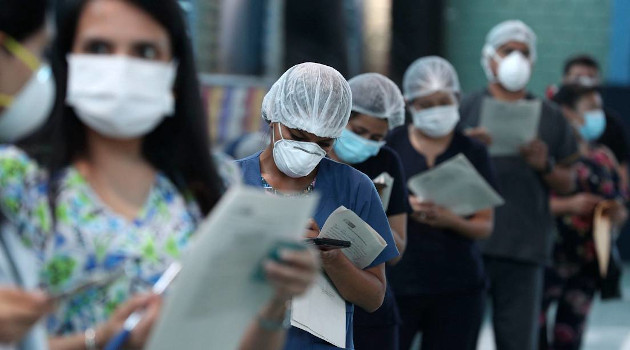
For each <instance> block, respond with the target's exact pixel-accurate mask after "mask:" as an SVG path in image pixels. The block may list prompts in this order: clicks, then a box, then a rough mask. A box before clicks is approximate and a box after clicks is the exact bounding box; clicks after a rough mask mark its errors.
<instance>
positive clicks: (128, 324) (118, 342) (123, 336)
mask: <svg viewBox="0 0 630 350" xmlns="http://www.w3.org/2000/svg"><path fill="white" fill-rule="evenodd" d="M181 269H182V265H181V264H180V263H178V262H174V263H172V264H171V265H170V266H169V267H168V268H167V269H166V271H164V273H163V274H162V276H160V279H158V281H157V282H155V284H154V285H153V288H152V291H153V294H156V295H162V294H163V293H164V291H166V288H168V286H169V285H170V284H171V282H173V280H174V279H175V277H177V274H178V273H179V271H181ZM143 315H144V312H143V311H135V312H134V313H132V314H131V315H129V317H127V319H126V320H125V323H124V324H123V329H122V331H120V332H119V333H118V334H116V336H115V337H113V338H112V339H111V340H110V341H109V342H108V343H107V346H106V347H105V350H118V349H122V348H123V345H124V344H125V342H127V339H129V336H130V335H131V331H133V329H134V328H136V326H137V325H138V323H140V321H141V320H142V316H143Z"/></svg>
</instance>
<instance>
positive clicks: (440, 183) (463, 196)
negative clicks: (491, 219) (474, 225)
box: [408, 154, 504, 216]
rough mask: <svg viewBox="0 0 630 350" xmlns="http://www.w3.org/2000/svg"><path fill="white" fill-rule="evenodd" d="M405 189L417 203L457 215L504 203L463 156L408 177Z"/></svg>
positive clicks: (469, 213)
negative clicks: (416, 199)
mask: <svg viewBox="0 0 630 350" xmlns="http://www.w3.org/2000/svg"><path fill="white" fill-rule="evenodd" d="M408 186H409V189H410V190H411V191H412V192H413V193H414V194H415V195H416V196H418V197H419V198H420V199H421V200H423V201H431V202H433V203H435V204H437V205H439V206H442V207H445V208H447V209H449V210H451V211H452V212H453V213H455V214H457V215H460V216H468V215H471V214H474V213H476V212H478V211H480V210H483V209H488V208H493V207H497V206H500V205H503V203H504V201H503V198H502V197H501V196H500V195H499V194H498V193H497V192H496V191H495V190H494V189H493V188H492V186H490V184H488V182H487V181H486V180H485V179H484V178H483V176H481V174H479V172H477V169H475V167H474V166H473V165H472V164H471V163H470V161H469V160H468V158H466V156H464V155H463V154H458V155H457V156H455V157H453V158H451V159H449V160H448V161H446V162H444V163H442V164H440V165H438V166H436V167H435V168H433V169H431V170H429V171H426V172H424V173H422V174H418V175H416V176H414V177H412V178H411V179H409V182H408Z"/></svg>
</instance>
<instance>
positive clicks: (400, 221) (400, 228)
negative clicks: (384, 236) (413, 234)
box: [387, 213, 407, 266]
mask: <svg viewBox="0 0 630 350" xmlns="http://www.w3.org/2000/svg"><path fill="white" fill-rule="evenodd" d="M387 220H388V221H389V227H391V229H392V235H393V236H394V242H395V243H396V248H398V252H399V253H400V254H399V255H398V256H397V257H395V258H393V259H391V260H389V261H388V262H387V265H390V266H393V265H396V264H397V263H398V262H399V261H400V259H402V256H403V254H404V253H405V249H406V248H407V213H403V214H396V215H391V216H388V217H387Z"/></svg>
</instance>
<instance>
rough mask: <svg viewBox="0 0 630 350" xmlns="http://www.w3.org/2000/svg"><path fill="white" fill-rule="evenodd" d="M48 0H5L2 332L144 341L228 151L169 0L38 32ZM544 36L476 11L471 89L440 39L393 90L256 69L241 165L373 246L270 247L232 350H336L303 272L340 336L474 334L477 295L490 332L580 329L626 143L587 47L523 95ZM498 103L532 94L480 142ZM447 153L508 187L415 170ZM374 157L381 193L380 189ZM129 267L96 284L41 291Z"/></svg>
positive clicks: (611, 285) (620, 202) (100, 12)
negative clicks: (263, 299)
mask: <svg viewBox="0 0 630 350" xmlns="http://www.w3.org/2000/svg"><path fill="white" fill-rule="evenodd" d="M45 8H46V3H45V1H44V0H28V1H22V2H20V3H18V2H16V1H12V0H0V9H1V10H2V11H1V12H0V46H2V48H3V49H2V50H0V141H2V142H3V143H6V145H3V146H0V210H1V213H2V214H1V216H0V225H1V226H0V229H1V232H0V238H1V239H0V243H2V247H0V248H2V249H0V252H1V254H0V282H1V283H2V284H1V285H0V344H7V345H6V347H7V348H16V349H32V350H39V349H47V348H50V349H88V350H91V349H100V348H104V347H105V345H106V344H108V343H109V342H110V340H112V339H113V338H114V337H115V336H116V335H117V334H118V333H119V332H120V331H121V330H122V329H123V327H124V323H125V320H126V319H127V317H128V316H129V315H130V314H132V313H134V312H136V311H139V310H143V312H144V316H143V318H142V320H141V321H140V323H139V324H138V326H137V327H135V328H134V330H133V331H132V333H131V336H130V337H129V339H128V340H127V342H126V344H125V348H143V347H144V346H145V345H146V341H147V339H148V338H149V336H150V334H151V330H152V328H153V325H154V324H155V323H156V321H157V320H158V319H159V317H160V315H161V312H162V304H163V300H162V298H161V297H159V296H156V295H153V294H151V293H150V292H149V289H150V286H151V284H152V283H153V282H155V280H156V279H157V278H158V277H159V276H160V275H161V274H162V273H163V272H164V270H165V269H166V268H167V267H168V266H169V265H170V264H171V263H173V262H174V261H177V260H178V259H179V258H180V257H181V256H182V255H183V254H185V252H186V250H187V249H189V247H190V246H191V245H194V242H195V241H194V237H195V232H196V230H197V228H198V227H199V225H200V223H201V221H202V220H203V218H204V217H205V216H207V215H208V214H209V213H210V212H211V211H212V209H213V208H214V207H215V205H216V204H217V203H218V202H219V201H220V199H221V196H222V194H223V193H224V192H225V191H226V187H227V186H228V184H229V183H231V181H227V180H226V179H224V177H225V176H221V174H222V171H221V170H223V169H224V167H230V171H231V172H233V170H232V169H234V164H230V165H226V164H224V163H223V162H225V161H226V160H225V159H224V158H222V159H224V160H222V161H216V160H215V159H217V158H212V156H211V153H209V150H210V149H211V146H210V140H209V137H208V135H207V132H206V131H207V127H206V121H205V119H204V118H205V117H204V116H205V115H204V113H203V108H202V104H201V99H200V92H199V86H198V82H197V78H196V77H197V72H196V69H195V64H194V58H193V52H192V47H191V43H190V41H189V38H188V36H187V34H186V25H185V22H184V18H183V16H182V12H181V8H180V6H179V4H178V3H177V1H175V0H161V1H154V0H153V1H148V0H76V1H68V2H64V3H63V4H62V5H61V9H60V10H59V12H58V16H57V18H56V30H55V31H54V37H52V33H50V32H49V31H48V29H47V26H46V11H45ZM536 41H537V38H536V35H535V33H534V32H533V30H532V29H531V28H529V27H528V26H527V25H526V24H525V23H523V22H521V21H517V20H510V21H505V22H502V23H500V24H498V25H497V26H495V27H494V28H492V30H490V32H489V33H488V35H487V37H486V41H485V45H484V47H483V48H482V50H481V68H482V69H483V70H484V72H485V73H486V77H487V85H486V87H484V88H483V89H481V90H479V91H476V92H471V93H468V94H466V93H465V92H464V91H462V89H461V86H460V84H459V78H458V75H457V72H456V69H455V67H453V65H451V64H450V63H449V62H448V61H447V60H445V59H444V58H441V57H437V56H428V57H421V58H418V59H417V60H416V61H414V62H413V63H412V64H411V65H410V66H409V68H408V69H407V71H406V73H405V75H404V80H403V85H402V90H401V89H399V88H398V87H397V86H396V84H395V83H394V82H392V81H391V80H390V79H389V78H387V77H385V76H383V75H381V74H377V73H365V74H361V75H358V76H356V77H353V78H351V79H349V80H346V78H344V77H343V76H342V75H341V74H340V73H339V72H337V71H336V70H335V69H334V68H332V67H328V66H325V65H322V64H318V63H309V62H307V63H302V64H298V65H296V66H293V67H291V68H290V69H288V70H287V71H286V72H285V73H284V74H283V75H282V76H281V77H280V78H279V79H278V80H277V81H276V82H275V83H274V84H273V85H272V86H271V88H270V90H269V92H268V93H267V94H266V96H265V98H264V100H263V103H262V113H261V114H262V119H263V120H264V122H265V123H266V125H267V126H268V133H267V134H266V135H264V137H265V138H266V139H268V142H267V140H262V141H261V142H256V143H257V144H258V145H259V146H258V147H254V149H255V148H258V151H256V152H254V153H253V154H251V155H248V156H246V157H244V158H241V159H239V160H237V161H236V162H235V165H236V168H237V169H238V170H240V175H241V179H242V183H243V184H244V185H246V186H250V187H255V188H259V189H260V190H261V191H265V192H267V193H268V194H269V195H273V196H311V195H313V194H314V193H317V194H318V195H319V196H320V201H319V203H318V205H317V207H316V210H315V213H314V215H313V218H312V219H311V220H310V223H309V224H308V227H306V228H305V231H304V233H303V236H304V238H305V239H307V238H317V237H318V236H319V235H320V231H321V228H322V227H323V226H324V223H325V222H326V220H327V219H328V218H329V217H330V216H331V215H332V214H333V212H335V210H336V209H337V208H339V207H340V206H344V207H345V208H347V209H349V210H351V211H352V212H354V213H355V214H356V215H357V216H358V217H359V218H360V219H361V220H363V221H365V222H366V223H367V224H368V225H369V226H370V227H371V228H372V229H373V230H374V232H376V233H377V234H378V237H379V239H380V240H381V241H383V242H384V243H385V248H384V249H383V250H382V251H381V252H380V254H378V256H377V257H376V258H375V259H373V260H372V261H371V263H369V264H368V266H367V267H365V268H359V267H357V266H356V265H355V264H353V262H352V261H351V260H350V259H349V257H348V256H347V255H346V254H344V251H343V249H319V250H316V249H295V250H289V251H285V252H283V254H281V258H280V260H279V261H267V262H265V263H264V271H265V274H266V277H267V280H268V281H269V283H270V285H271V287H272V289H273V293H272V297H271V298H270V299H269V300H268V302H267V303H266V304H265V306H264V307H263V308H262V309H261V310H259V312H258V314H257V316H256V317H255V318H254V319H252V320H251V324H250V325H249V327H248V329H247V331H246V333H245V334H244V335H243V337H242V339H240V344H241V345H240V349H262V350H265V349H287V350H301V349H336V348H339V347H338V346H334V345H332V344H331V343H330V342H329V341H327V340H326V339H325V337H324V336H322V335H321V334H316V332H313V331H309V330H308V329H305V327H298V326H297V325H295V324H293V325H292V323H291V317H290V314H291V313H290V311H291V307H290V304H291V303H290V302H291V300H292V299H293V298H295V297H298V296H301V295H303V294H304V293H305V292H306V291H307V290H308V288H309V287H311V286H312V285H313V283H314V281H316V279H317V274H318V273H319V272H321V273H323V274H324V275H325V276H326V278H327V280H328V281H330V283H331V285H332V286H333V287H334V289H335V292H336V293H337V294H338V295H339V296H340V297H341V298H342V299H343V300H344V301H345V315H346V319H345V329H344V330H343V332H344V334H345V347H343V348H345V349H350V350H351V349H358V350H364V349H365V350H370V349H375V350H376V349H378V350H381V349H383V350H388V349H392V350H394V349H400V350H408V349H410V348H411V346H412V343H413V342H414V340H415V339H416V337H417V336H418V335H420V336H421V345H420V346H421V348H422V349H425V350H427V349H428V350H431V349H476V348H477V343H478V335H479V332H480V329H481V325H482V321H483V318H484V314H485V312H486V309H487V306H491V308H490V309H491V310H492V317H491V319H492V323H493V327H494V334H495V342H496V346H497V349H499V350H503V349H507V350H510V349H523V350H532V349H536V348H539V349H551V348H553V349H578V348H579V347H580V344H581V339H582V337H583V334H584V332H585V329H586V322H587V316H588V313H589V311H590V306H591V303H592V300H593V298H594V297H595V295H596V292H597V290H602V295H605V296H606V297H611V298H614V297H617V296H618V295H617V293H616V289H617V288H618V286H616V285H615V278H618V271H616V272H617V273H615V271H614V269H615V267H616V265H615V262H614V261H613V260H614V259H612V258H611V257H610V256H607V257H605V258H606V259H604V260H606V261H610V262H609V264H608V272H609V273H608V274H602V271H601V266H600V264H601V261H602V259H601V257H598V251H597V249H596V243H595V238H594V237H595V235H596V231H597V225H598V222H599V221H598V220H600V219H602V217H603V219H602V220H607V221H608V222H609V223H610V227H611V231H612V232H608V233H607V234H608V236H607V237H614V233H615V232H618V230H619V229H620V227H621V226H622V225H623V223H624V222H625V221H626V219H627V216H628V213H627V210H626V202H627V200H628V191H627V189H628V183H627V182H628V175H627V174H628V171H627V161H628V160H627V155H628V150H627V143H626V142H625V136H624V135H621V134H619V133H618V131H619V125H620V124H619V123H620V120H619V119H618V118H616V117H614V116H613V115H614V113H613V112H612V111H609V110H607V109H606V108H605V107H604V104H603V101H602V97H601V95H600V93H599V91H598V87H599V85H600V83H601V82H600V77H599V67H598V65H597V62H595V61H594V60H592V59H591V58H588V57H586V56H580V57H573V58H571V59H570V60H569V61H568V62H567V65H566V67H565V71H564V78H563V83H562V86H561V87H560V88H559V89H557V90H555V91H553V96H552V100H548V99H544V98H540V97H537V96H535V95H533V94H532V93H530V92H529V90H528V89H527V85H528V82H529V79H530V77H531V73H532V71H533V69H534V63H535V62H536V59H537V44H536ZM48 46H50V50H49V51H50V55H48V56H46V55H44V51H45V49H46V48H47V47H48ZM45 57H48V58H45ZM550 97H551V96H550ZM494 105H499V106H501V108H502V109H500V110H502V111H503V112H502V113H505V114H506V117H507V116H509V115H510V114H511V113H517V112H516V111H517V109H518V110H519V111H522V110H529V111H533V112H532V113H534V114H535V118H536V120H537V124H536V127H535V130H534V134H535V136H534V137H533V138H531V139H528V140H526V141H525V142H522V143H521V144H517V149H516V150H515V151H514V153H510V154H507V153H500V152H498V151H496V148H495V147H496V145H497V144H499V143H500V142H502V141H500V140H501V137H502V136H503V135H500V134H496V133H495V132H496V131H493V130H490V129H489V128H488V127H487V125H486V124H484V120H486V118H488V114H491V113H493V112H492V111H496V110H498V109H492V108H491V107H490V106H494ZM523 106H525V109H523ZM532 106H533V107H532ZM406 113H408V115H409V116H410V121H409V122H408V123H405V114H406ZM519 113H520V112H519ZM491 117H493V116H491ZM494 117H496V116H494ZM498 117H499V118H500V117H502V116H498ZM258 137H261V136H260V135H259V136H258ZM619 138H623V140H620V139H619ZM508 141H510V140H508ZM512 143H513V142H512ZM248 153H251V152H248ZM460 156H463V157H465V159H467V161H469V162H470V164H471V166H472V168H473V169H474V171H475V172H477V173H478V174H480V177H481V179H482V181H485V182H486V183H487V184H488V185H489V187H490V188H492V189H493V190H495V191H496V192H497V193H499V194H500V196H501V197H502V199H503V201H504V204H503V205H500V206H497V207H488V208H483V209H479V210H475V211H473V212H472V213H471V214H466V215H462V214H458V213H457V212H456V211H455V210H454V209H453V208H449V207H446V206H444V205H442V204H440V203H436V202H434V201H433V200H432V199H431V198H423V197H422V196H421V195H420V194H418V193H414V192H412V191H410V189H409V188H408V186H407V184H408V181H409V180H410V179H413V178H415V177H418V176H421V175H423V174H424V175H426V174H428V173H430V172H431V171H433V170H435V169H438V168H440V167H443V166H444V165H445V164H448V163H450V162H451V161H452V160H454V159H456V158H458V157H460ZM382 174H387V175H388V176H390V177H391V179H392V182H391V186H390V187H391V188H390V189H389V190H390V191H391V193H390V194H389V195H388V196H386V197H387V200H385V199H384V196H383V195H382V193H381V192H379V190H377V187H376V186H375V179H376V178H378V177H379V176H381V175H382ZM450 181H458V179H457V177H454V178H453V179H450ZM448 185H449V184H446V185H445V186H448ZM611 233H612V234H611ZM609 239H610V240H613V239H614V238H609ZM612 246H613V249H612V250H613V251H614V241H613V242H612ZM611 254H612V253H611ZM121 268H123V269H124V271H125V273H124V274H123V275H122V277H120V278H118V279H116V280H115V281H114V282H113V283H110V284H109V285H107V286H105V287H103V288H98V289H94V290H91V291H90V292H89V293H88V292H85V293H82V294H78V295H76V296H73V297H72V298H69V299H62V300H55V299H53V298H52V297H51V296H50V293H51V292H54V291H61V290H64V289H67V288H69V287H71V286H72V285H75V284H77V283H79V282H80V281H83V280H86V279H87V278H89V276H90V275H92V274H96V273H101V272H112V271H114V270H117V269H121ZM207 268H209V269H212V268H214V267H213V266H208V267H207ZM617 282H618V279H617ZM207 297H208V298H212V297H213V296H212V295H211V294H209V295H207ZM552 303H557V304H558V312H557V314H556V316H555V320H549V318H548V310H549V307H550V305H551V304H552ZM549 330H551V332H549ZM549 333H550V334H549ZM226 336H229V335H226ZM2 346H4V345H0V347H2Z"/></svg>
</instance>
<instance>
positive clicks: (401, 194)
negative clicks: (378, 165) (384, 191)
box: [387, 150, 411, 216]
mask: <svg viewBox="0 0 630 350" xmlns="http://www.w3.org/2000/svg"><path fill="white" fill-rule="evenodd" d="M389 154H390V157H391V159H390V162H389V164H390V166H389V174H390V175H391V176H392V177H393V178H394V186H393V188H392V195H391V197H390V199H389V207H388V208H387V216H392V215H398V214H404V213H411V207H410V206H409V199H408V198H409V195H408V192H407V178H406V177H405V173H404V172H403V167H402V161H401V160H400V157H399V156H398V154H397V153H396V152H394V151H393V150H392V151H391V152H389Z"/></svg>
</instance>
